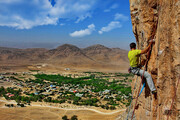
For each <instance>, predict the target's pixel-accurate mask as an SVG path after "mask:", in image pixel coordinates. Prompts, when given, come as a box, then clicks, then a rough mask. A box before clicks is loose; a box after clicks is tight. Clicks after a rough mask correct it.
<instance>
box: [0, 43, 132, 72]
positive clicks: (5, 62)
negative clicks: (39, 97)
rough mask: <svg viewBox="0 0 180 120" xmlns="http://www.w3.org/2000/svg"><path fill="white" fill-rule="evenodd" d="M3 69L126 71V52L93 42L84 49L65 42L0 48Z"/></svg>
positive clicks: (0, 60)
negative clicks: (36, 46) (44, 45)
mask: <svg viewBox="0 0 180 120" xmlns="http://www.w3.org/2000/svg"><path fill="white" fill-rule="evenodd" d="M0 62H1V64H0V71H14V70H20V71H26V70H40V71H41V70H42V71H59V70H64V69H65V68H70V69H72V70H82V71H84V70H85V71H91V70H92V71H108V72H111V71H112V72H113V71H116V72H126V71H127V68H128V66H129V65H128V58H127V51H126V50H122V49H119V48H107V47H105V46H103V45H94V46H90V47H87V48H84V49H81V48H78V47H76V46H74V45H70V44H64V45H62V46H59V47H57V48H56V49H50V50H48V49H44V48H31V49H16V48H4V47H0Z"/></svg>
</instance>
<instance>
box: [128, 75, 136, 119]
mask: <svg viewBox="0 0 180 120" xmlns="http://www.w3.org/2000/svg"><path fill="white" fill-rule="evenodd" d="M137 80H138V76H137V78H136V82H135V85H134V88H133V93H132V95H133V94H134V91H135V89H136V83H137ZM132 100H133V97H131V102H130V105H129V108H128V114H127V118H126V120H128V117H129V113H130V109H131V103H132Z"/></svg>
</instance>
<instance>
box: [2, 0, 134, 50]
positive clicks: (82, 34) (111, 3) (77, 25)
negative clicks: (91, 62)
mask: <svg viewBox="0 0 180 120" xmlns="http://www.w3.org/2000/svg"><path fill="white" fill-rule="evenodd" d="M132 41H133V42H134V41H135V38H134V35H133V33H132V25H131V18H130V10H129V0H4V1H0V46H5V47H19V48H30V47H46V48H55V47H57V46H59V45H62V44H65V43H68V44H73V45H76V46H78V47H82V48H84V47H87V46H90V45H94V44H102V45H105V46H107V47H119V48H123V49H129V47H128V46H129V43H130V42H132Z"/></svg>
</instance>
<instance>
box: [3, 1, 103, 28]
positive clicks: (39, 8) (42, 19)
mask: <svg viewBox="0 0 180 120" xmlns="http://www.w3.org/2000/svg"><path fill="white" fill-rule="evenodd" d="M99 1H100V0H56V4H55V5H54V6H52V5H51V3H50V2H49V0H1V1H0V11H1V12H0V26H8V27H14V28H17V29H30V28H32V27H35V26H39V25H49V24H51V25H56V24H57V23H58V21H59V19H73V20H74V19H77V21H76V22H77V23H78V22H80V21H83V20H84V19H86V18H87V17H91V13H90V12H91V11H93V10H94V9H95V8H96V7H97V6H96V5H97V4H98V3H99Z"/></svg>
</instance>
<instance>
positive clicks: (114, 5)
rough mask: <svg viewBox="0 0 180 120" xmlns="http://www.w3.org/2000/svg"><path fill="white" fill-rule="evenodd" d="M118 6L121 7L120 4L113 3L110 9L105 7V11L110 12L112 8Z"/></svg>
mask: <svg viewBox="0 0 180 120" xmlns="http://www.w3.org/2000/svg"><path fill="white" fill-rule="evenodd" d="M118 7H119V5H118V4H113V5H112V6H111V7H110V8H109V9H105V10H104V12H110V11H111V10H113V9H116V8H118Z"/></svg>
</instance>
